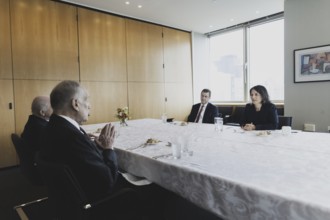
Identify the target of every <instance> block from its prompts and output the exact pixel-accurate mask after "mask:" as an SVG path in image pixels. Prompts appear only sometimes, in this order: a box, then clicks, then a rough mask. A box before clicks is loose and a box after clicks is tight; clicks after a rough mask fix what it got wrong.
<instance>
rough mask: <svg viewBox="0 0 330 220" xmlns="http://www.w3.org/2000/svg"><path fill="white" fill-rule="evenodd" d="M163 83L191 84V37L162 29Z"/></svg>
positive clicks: (176, 31) (185, 33) (179, 32)
mask: <svg viewBox="0 0 330 220" xmlns="http://www.w3.org/2000/svg"><path fill="white" fill-rule="evenodd" d="M163 32H164V63H165V82H181V83H183V82H185V83H189V84H192V63H191V59H192V58H191V35H190V33H187V32H184V31H178V30H174V29H171V28H165V27H164V28H163Z"/></svg>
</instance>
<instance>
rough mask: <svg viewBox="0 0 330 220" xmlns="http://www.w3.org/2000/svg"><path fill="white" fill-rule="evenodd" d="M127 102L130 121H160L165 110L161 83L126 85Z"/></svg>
mask: <svg viewBox="0 0 330 220" xmlns="http://www.w3.org/2000/svg"><path fill="white" fill-rule="evenodd" d="M128 102H129V109H130V114H131V116H132V119H140V118H157V119H160V117H161V115H162V114H163V112H164V110H165V102H164V84H163V83H143V82H142V83H137V82H134V83H130V82H129V83H128Z"/></svg>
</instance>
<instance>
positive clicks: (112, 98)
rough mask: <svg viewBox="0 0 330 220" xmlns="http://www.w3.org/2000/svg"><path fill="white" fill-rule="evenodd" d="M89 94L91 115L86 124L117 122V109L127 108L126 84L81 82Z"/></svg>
mask: <svg viewBox="0 0 330 220" xmlns="http://www.w3.org/2000/svg"><path fill="white" fill-rule="evenodd" d="M82 86H84V87H85V88H86V89H87V90H88V92H89V96H90V98H89V100H90V104H91V113H90V114H91V115H90V117H89V119H88V121H87V122H86V124H95V123H102V122H109V121H118V119H117V118H116V117H115V114H116V110H117V108H119V107H120V108H121V107H125V106H128V101H127V83H123V82H82Z"/></svg>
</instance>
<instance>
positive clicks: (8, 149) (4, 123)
mask: <svg viewBox="0 0 330 220" xmlns="http://www.w3.org/2000/svg"><path fill="white" fill-rule="evenodd" d="M0 91H1V93H0V121H1V128H0V168H2V167H8V166H14V165H16V164H17V157H16V151H15V148H14V145H13V144H12V142H11V138H10V135H11V133H14V132H15V119H14V109H13V108H14V105H13V104H14V103H13V101H14V97H13V82H12V80H0ZM10 104H11V106H12V107H11V106H10Z"/></svg>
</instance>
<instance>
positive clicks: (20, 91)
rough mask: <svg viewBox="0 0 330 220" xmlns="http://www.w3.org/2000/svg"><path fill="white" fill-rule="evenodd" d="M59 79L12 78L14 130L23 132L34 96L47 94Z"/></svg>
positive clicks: (19, 132)
mask: <svg viewBox="0 0 330 220" xmlns="http://www.w3.org/2000/svg"><path fill="white" fill-rule="evenodd" d="M59 82H60V81H46V80H14V94H15V118H16V132H17V133H18V134H21V133H22V132H23V129H24V126H25V123H26V122H27V120H28V117H29V115H30V114H31V103H32V101H33V99H34V98H35V97H36V96H39V95H44V96H49V95H50V92H51V91H52V89H53V88H54V87H55V86H56V85H57V84H58V83H59Z"/></svg>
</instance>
